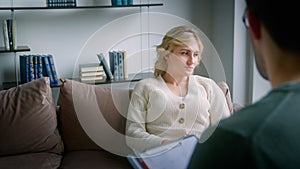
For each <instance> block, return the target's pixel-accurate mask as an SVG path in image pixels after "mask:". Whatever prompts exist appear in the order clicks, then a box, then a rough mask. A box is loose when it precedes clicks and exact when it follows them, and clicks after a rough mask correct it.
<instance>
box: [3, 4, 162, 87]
mask: <svg viewBox="0 0 300 169" xmlns="http://www.w3.org/2000/svg"><path fill="white" fill-rule="evenodd" d="M155 6H163V3H142V4H133V5H123V6H112V5H94V6H74V7H73V6H71V7H47V6H38V7H36V6H34V7H33V6H13V5H12V6H2V7H0V11H9V12H10V13H11V18H12V19H14V18H15V11H43V10H83V9H88V10H96V9H113V8H126V9H130V8H144V7H146V8H149V7H155ZM28 51H30V47H29V46H18V47H17V48H16V49H11V50H7V49H5V47H0V54H1V53H14V55H15V63H14V67H15V72H16V73H15V76H16V77H15V82H3V86H5V85H4V84H6V86H12V85H19V84H20V83H19V80H20V79H19V77H18V65H17V64H18V63H17V53H18V52H28ZM145 77H149V75H148V74H144V75H141V74H139V75H138V76H134V77H129V78H128V79H119V80H108V79H104V80H103V81H101V82H97V83H95V84H109V83H126V82H134V81H139V80H141V79H143V78H145ZM7 84H8V85H7ZM59 86H60V84H59V85H53V86H52V87H59Z"/></svg>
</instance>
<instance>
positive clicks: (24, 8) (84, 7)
mask: <svg viewBox="0 0 300 169" xmlns="http://www.w3.org/2000/svg"><path fill="white" fill-rule="evenodd" d="M151 6H163V3H152V4H134V5H124V6H111V5H100V6H99V5H98V6H75V7H0V10H10V11H15V10H55V9H97V8H134V7H151Z"/></svg>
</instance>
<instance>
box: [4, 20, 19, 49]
mask: <svg viewBox="0 0 300 169" xmlns="http://www.w3.org/2000/svg"><path fill="white" fill-rule="evenodd" d="M3 37H4V45H5V49H6V50H14V49H16V48H17V22H16V20H14V19H5V20H3Z"/></svg>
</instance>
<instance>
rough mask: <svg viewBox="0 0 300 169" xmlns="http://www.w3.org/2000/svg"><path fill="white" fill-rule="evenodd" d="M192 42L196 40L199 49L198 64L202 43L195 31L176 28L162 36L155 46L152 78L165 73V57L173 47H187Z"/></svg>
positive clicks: (183, 26) (184, 27)
mask: <svg viewBox="0 0 300 169" xmlns="http://www.w3.org/2000/svg"><path fill="white" fill-rule="evenodd" d="M193 40H196V41H197V43H198V47H199V55H198V57H199V58H198V63H197V64H199V63H200V60H201V53H202V51H203V45H202V42H201V40H200V38H199V36H198V33H197V31H195V30H194V29H193V28H191V27H189V26H185V25H182V26H177V27H174V28H172V29H171V30H169V31H168V32H167V33H166V35H165V36H164V38H163V40H162V42H161V44H160V45H158V46H156V52H157V60H156V62H155V65H154V76H155V77H157V76H159V75H161V76H163V75H164V74H165V73H166V69H167V62H166V60H165V58H164V57H165V56H166V55H167V54H168V53H170V52H172V50H173V49H174V47H175V46H187V45H188V44H190V43H191V42H193Z"/></svg>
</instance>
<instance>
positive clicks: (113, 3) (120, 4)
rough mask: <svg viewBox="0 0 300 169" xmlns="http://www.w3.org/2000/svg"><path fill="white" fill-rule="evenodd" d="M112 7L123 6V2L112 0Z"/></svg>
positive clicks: (121, 0)
mask: <svg viewBox="0 0 300 169" xmlns="http://www.w3.org/2000/svg"><path fill="white" fill-rule="evenodd" d="M111 5H112V6H122V5H123V0H111Z"/></svg>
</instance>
